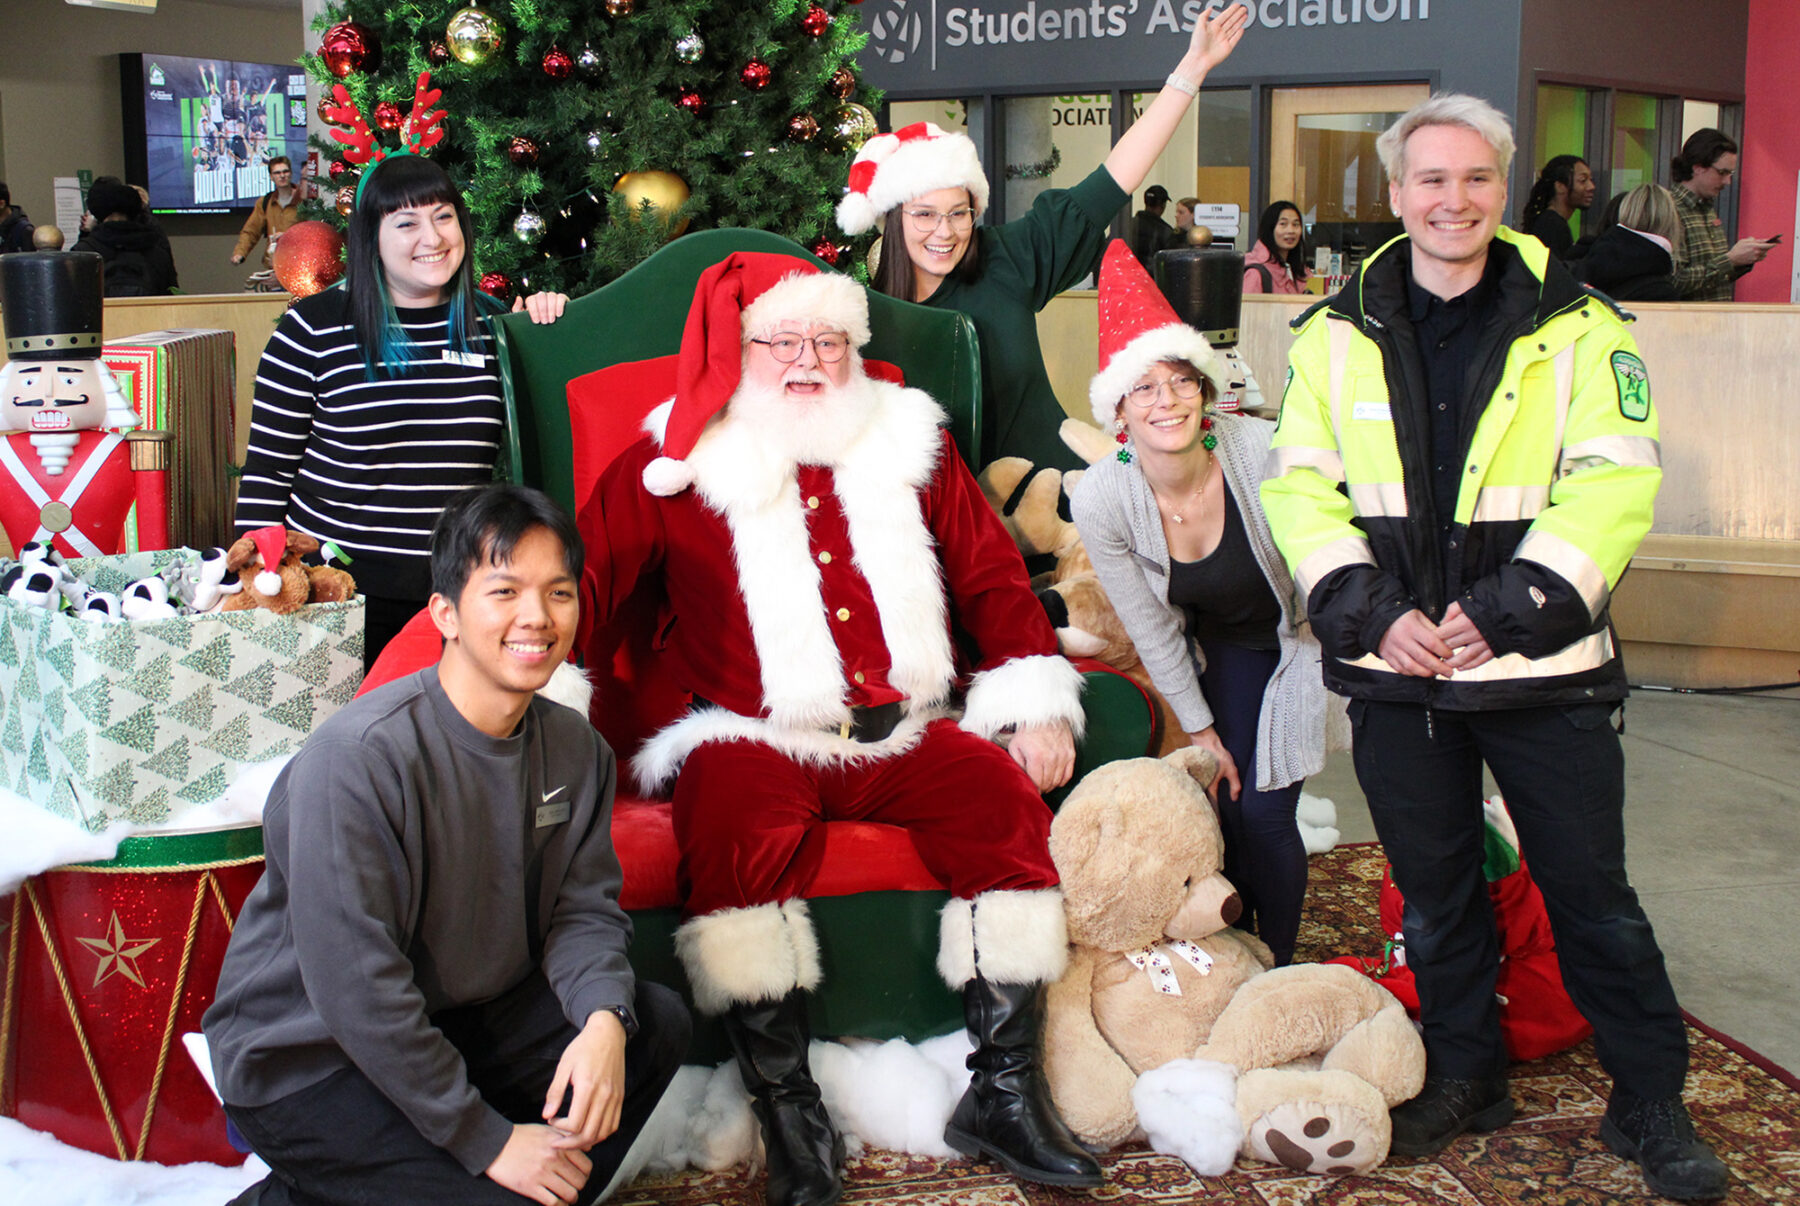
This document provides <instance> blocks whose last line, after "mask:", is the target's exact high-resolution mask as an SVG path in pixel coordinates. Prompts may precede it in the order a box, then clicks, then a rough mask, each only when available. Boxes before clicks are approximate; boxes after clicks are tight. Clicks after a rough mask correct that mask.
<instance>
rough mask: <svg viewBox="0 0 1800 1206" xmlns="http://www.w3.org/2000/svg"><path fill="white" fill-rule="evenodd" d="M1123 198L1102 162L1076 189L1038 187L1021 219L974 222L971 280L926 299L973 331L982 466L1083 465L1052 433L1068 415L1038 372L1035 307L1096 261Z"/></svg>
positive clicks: (950, 282) (949, 283) (1041, 368)
mask: <svg viewBox="0 0 1800 1206" xmlns="http://www.w3.org/2000/svg"><path fill="white" fill-rule="evenodd" d="M1129 199H1130V198H1129V197H1128V196H1127V195H1126V193H1125V190H1124V189H1122V188H1120V187H1119V186H1118V184H1117V183H1116V182H1115V181H1114V180H1113V178H1112V176H1111V175H1110V174H1109V173H1108V172H1107V170H1106V168H1105V166H1104V165H1102V166H1100V167H1097V168H1095V169H1094V171H1093V173H1092V174H1091V175H1089V176H1088V178H1087V179H1085V180H1083V181H1082V182H1081V183H1080V184H1077V185H1076V186H1075V187H1074V188H1067V189H1060V188H1059V189H1051V190H1050V191H1048V192H1045V193H1042V194H1040V195H1039V196H1038V199H1037V200H1036V201H1035V202H1033V203H1032V206H1031V211H1030V212H1029V213H1027V214H1026V215H1025V216H1023V217H1021V218H1017V219H1015V220H1013V221H1011V222H1008V223H1006V224H1005V225H1004V226H989V227H982V228H980V230H979V235H978V239H979V241H978V242H977V244H976V246H975V247H974V249H972V251H971V254H977V253H978V254H979V255H980V256H981V275H980V276H979V277H977V278H976V280H975V281H974V282H973V283H964V282H961V281H957V280H950V279H947V280H945V281H944V282H943V283H942V284H941V285H939V286H938V288H937V292H935V293H933V294H932V295H931V296H930V297H929V298H927V299H926V300H925V304H926V305H928V306H938V307H941V308H943V309H948V310H958V311H961V312H962V313H964V314H967V315H968V316H969V318H970V319H971V320H972V321H973V322H974V324H975V332H976V334H977V335H978V336H979V338H980V341H981V458H980V459H981V463H982V464H983V465H985V464H988V463H990V462H992V461H994V460H996V459H998V458H999V457H1003V456H1022V457H1026V458H1027V459H1029V460H1031V461H1033V462H1034V463H1036V464H1039V465H1055V466H1057V467H1058V468H1062V469H1079V468H1082V467H1083V465H1082V462H1081V460H1080V458H1078V457H1077V456H1076V455H1075V454H1074V453H1072V452H1070V451H1069V450H1068V448H1066V447H1064V445H1063V442H1062V439H1061V438H1060V437H1059V436H1058V435H1057V428H1058V427H1060V426H1061V425H1062V421H1063V419H1064V418H1065V417H1066V412H1065V411H1064V410H1063V408H1062V404H1061V403H1059V402H1058V401H1057V400H1056V393H1055V391H1054V390H1052V389H1051V388H1050V376H1049V374H1048V373H1046V372H1045V371H1044V353H1043V351H1042V349H1040V347H1039V346H1038V335H1037V312H1038V311H1039V310H1042V309H1043V308H1044V307H1045V306H1047V305H1049V304H1050V299H1051V298H1053V297H1055V296H1056V295H1057V294H1058V293H1061V292H1062V291H1063V290H1065V289H1068V288H1070V287H1071V286H1073V285H1074V284H1075V282H1076V281H1079V280H1080V279H1081V278H1082V277H1084V276H1086V275H1087V274H1088V273H1089V272H1092V271H1093V270H1094V268H1095V267H1096V266H1097V265H1098V264H1099V262H1100V253H1101V252H1102V251H1104V250H1105V248H1106V234H1107V227H1108V225H1109V224H1110V223H1111V222H1112V218H1113V215H1114V214H1115V213H1117V212H1118V211H1119V207H1120V206H1122V205H1124V204H1125V203H1126V202H1127V201H1128V200H1129ZM1084 401H1085V399H1084Z"/></svg>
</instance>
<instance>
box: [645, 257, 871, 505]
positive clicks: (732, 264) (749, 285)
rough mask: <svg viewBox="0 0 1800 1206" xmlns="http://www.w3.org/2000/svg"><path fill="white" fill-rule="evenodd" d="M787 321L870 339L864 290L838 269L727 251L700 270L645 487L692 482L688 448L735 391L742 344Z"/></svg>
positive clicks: (856, 344)
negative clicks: (665, 417) (659, 450)
mask: <svg viewBox="0 0 1800 1206" xmlns="http://www.w3.org/2000/svg"><path fill="white" fill-rule="evenodd" d="M790 322H791V323H793V324H795V325H796V326H806V325H807V324H809V323H820V324H826V325H829V326H833V327H836V328H838V329H839V330H841V331H843V332H844V334H845V335H846V336H847V337H848V338H849V340H850V346H851V347H852V348H853V349H854V348H860V347H862V346H863V345H864V344H866V343H868V342H869V297H868V294H867V293H865V292H864V291H863V287H862V286H861V285H859V284H857V283H856V282H855V281H853V280H851V279H850V278H849V277H847V276H844V275H842V274H841V273H836V272H826V271H823V270H821V269H820V268H819V267H818V266H817V265H816V264H811V263H808V262H807V261H806V260H802V259H798V258H796V257H794V256H789V255H777V254H773V253H771V252H766V251H736V252H733V253H732V254H731V255H729V256H727V257H726V258H725V259H723V260H720V261H719V262H718V263H717V264H714V265H713V266H712V267H711V268H708V269H707V270H706V271H705V272H703V273H701V274H700V281H699V283H698V284H697V285H696V286H695V287H694V302H693V305H691V306H690V307H689V308H688V317H687V326H686V327H685V328H684V329H683V331H682V333H681V352H680V353H679V359H678V360H677V361H676V365H675V397H674V399H673V403H672V405H671V406H670V409H669V414H668V422H667V424H666V425H665V427H664V429H663V435H662V455H661V456H659V457H657V458H655V459H654V460H652V461H651V462H650V463H649V464H648V465H645V466H644V488H645V489H646V490H648V491H650V493H652V494H656V495H660V496H662V497H664V498H666V497H668V496H670V495H673V494H680V493H681V492H682V491H683V490H685V489H687V488H688V487H689V486H691V485H693V484H694V471H693V469H692V467H691V466H690V465H689V464H688V462H687V457H688V454H689V453H691V452H693V450H694V445H695V444H696V443H698V442H699V440H700V436H701V433H702V432H704V431H705V430H706V425H707V423H708V422H710V421H711V420H712V418H713V416H715V415H717V414H719V412H721V411H723V410H724V409H725V406H726V403H728V402H730V401H731V396H732V395H733V394H735V393H736V392H737V388H738V382H739V381H740V380H741V379H742V377H743V372H744V345H745V344H746V343H748V342H749V341H750V340H751V339H757V338H764V337H766V336H768V335H771V334H773V333H774V332H775V331H776V329H777V328H778V327H779V326H780V325H781V324H782V323H790Z"/></svg>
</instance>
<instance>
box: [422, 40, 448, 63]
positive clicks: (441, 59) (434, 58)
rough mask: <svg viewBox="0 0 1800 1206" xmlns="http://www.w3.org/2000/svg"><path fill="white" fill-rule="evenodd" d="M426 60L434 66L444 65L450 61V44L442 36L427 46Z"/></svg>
mask: <svg viewBox="0 0 1800 1206" xmlns="http://www.w3.org/2000/svg"><path fill="white" fill-rule="evenodd" d="M425 61H426V62H427V63H430V64H431V65H432V66H433V67H442V66H443V65H444V64H445V63H448V62H449V61H450V44H449V43H448V42H445V41H444V40H443V39H442V38H439V39H438V40H437V41H435V42H433V43H432V44H431V45H429V46H427V47H426V48H425Z"/></svg>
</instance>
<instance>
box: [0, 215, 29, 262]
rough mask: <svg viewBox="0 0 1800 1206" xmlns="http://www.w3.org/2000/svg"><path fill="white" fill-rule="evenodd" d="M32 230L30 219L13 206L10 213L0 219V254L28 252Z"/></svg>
mask: <svg viewBox="0 0 1800 1206" xmlns="http://www.w3.org/2000/svg"><path fill="white" fill-rule="evenodd" d="M33 229H34V228H33V226H32V224H31V219H30V218H28V217H26V216H25V211H24V210H22V209H20V208H19V207H18V206H16V205H15V206H13V207H12V212H11V213H9V214H7V215H6V217H5V218H4V219H0V252H5V251H30V250H31V249H32V243H31V232H32V230H33Z"/></svg>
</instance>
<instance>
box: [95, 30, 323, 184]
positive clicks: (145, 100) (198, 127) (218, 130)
mask: <svg viewBox="0 0 1800 1206" xmlns="http://www.w3.org/2000/svg"><path fill="white" fill-rule="evenodd" d="M119 82H120V95H121V97H122V98H123V101H124V107H125V178H126V179H127V180H129V181H130V182H132V183H133V184H142V185H144V186H145V187H146V188H148V189H149V190H150V209H151V212H153V213H159V214H199V213H215V212H219V211H223V210H233V209H238V210H243V209H249V208H250V207H251V206H252V205H254V204H256V200H257V198H258V197H261V196H262V195H263V194H264V193H266V192H268V191H269V189H270V184H269V170H268V167H267V163H268V160H269V159H271V158H272V157H274V156H276V155H286V156H287V157H288V158H289V159H290V160H291V161H292V162H293V163H294V165H295V169H296V170H295V173H294V175H295V178H296V180H298V178H299V176H300V175H301V172H302V171H303V170H304V165H305V162H306V125H307V116H308V115H307V111H306V73H305V72H304V71H302V70H301V69H300V68H299V67H298V66H296V65H294V64H293V63H245V62H239V61H237V60H233V59H213V58H200V59H196V58H184V57H182V56H181V55H173V54H135V53H134V54H122V55H120V56H119Z"/></svg>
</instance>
